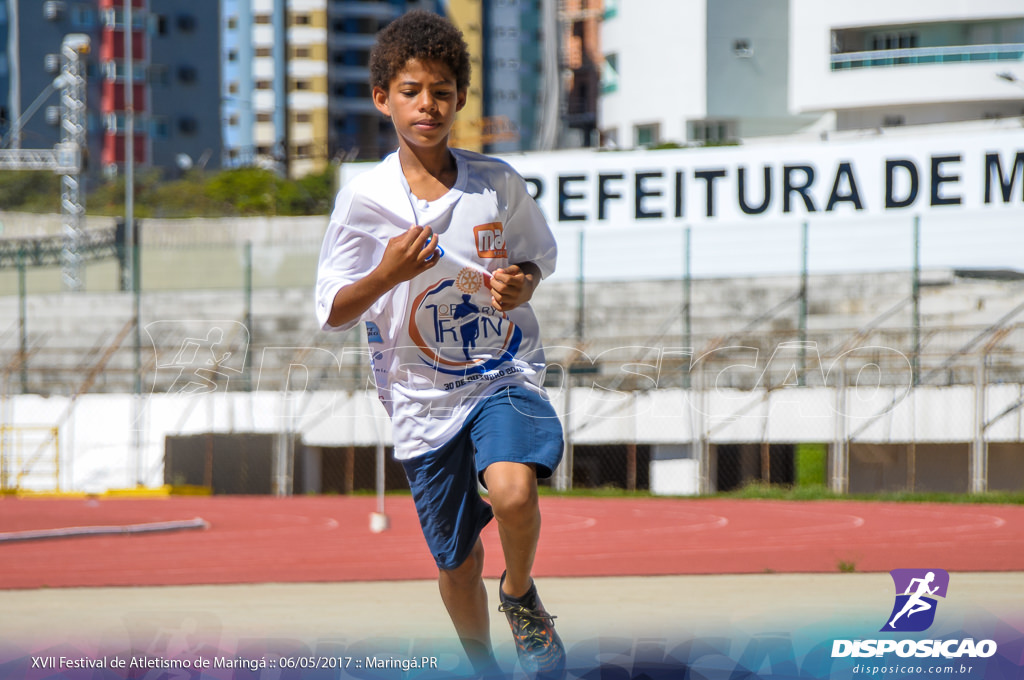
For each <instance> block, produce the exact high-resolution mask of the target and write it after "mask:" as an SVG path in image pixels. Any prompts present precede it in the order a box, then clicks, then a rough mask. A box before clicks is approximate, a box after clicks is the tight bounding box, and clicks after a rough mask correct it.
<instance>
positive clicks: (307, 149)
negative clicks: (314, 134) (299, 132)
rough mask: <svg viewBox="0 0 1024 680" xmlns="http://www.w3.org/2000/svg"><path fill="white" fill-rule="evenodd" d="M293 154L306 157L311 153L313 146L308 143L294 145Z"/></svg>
mask: <svg viewBox="0 0 1024 680" xmlns="http://www.w3.org/2000/svg"><path fill="white" fill-rule="evenodd" d="M295 155H296V156H298V157H299V158H308V157H310V156H312V155H313V147H312V146H310V145H309V144H300V145H298V146H296V147H295Z"/></svg>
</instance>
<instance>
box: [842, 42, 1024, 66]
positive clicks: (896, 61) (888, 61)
mask: <svg viewBox="0 0 1024 680" xmlns="http://www.w3.org/2000/svg"><path fill="white" fill-rule="evenodd" d="M1021 59H1024V43H1003V44H991V45H949V46H945V47H909V48H901V49H893V50H868V51H864V52H839V53H836V54H833V55H832V70H833V71H847V70H852V69H858V68H877V67H888V66H904V65H918V64H947V63H965V62H974V61H1015V60H1021Z"/></svg>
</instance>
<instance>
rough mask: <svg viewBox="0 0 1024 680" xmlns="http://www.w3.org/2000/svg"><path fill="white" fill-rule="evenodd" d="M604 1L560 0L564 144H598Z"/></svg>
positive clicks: (585, 145)
mask: <svg viewBox="0 0 1024 680" xmlns="http://www.w3.org/2000/svg"><path fill="white" fill-rule="evenodd" d="M603 16H604V2H603V0H561V7H560V9H559V19H560V23H561V32H562V45H561V47H562V63H563V68H564V70H565V72H566V73H567V74H568V78H569V81H568V82H567V83H565V85H564V87H565V104H564V108H563V113H562V122H563V125H564V127H565V130H564V132H563V144H562V146H569V147H588V146H597V145H598V144H599V140H598V138H597V100H598V95H599V94H600V86H601V65H602V63H603V62H604V55H603V53H602V52H601V19H602V18H603Z"/></svg>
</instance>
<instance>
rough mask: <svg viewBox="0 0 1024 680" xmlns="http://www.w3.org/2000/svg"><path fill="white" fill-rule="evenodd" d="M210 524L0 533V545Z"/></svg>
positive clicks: (193, 522)
mask: <svg viewBox="0 0 1024 680" xmlns="http://www.w3.org/2000/svg"><path fill="white" fill-rule="evenodd" d="M209 528H210V523H209V522H207V521H206V520H204V519H203V518H202V517H195V518H193V519H185V520H170V521H167V522H145V523H143V524H125V525H114V526H110V525H101V526H85V527H62V528H60V529H33V530H29V531H7V532H3V533H0V543H8V542H12V541H35V540H39V539H44V538H68V537H71V536H104V535H111V534H148V533H156V532H161V531H182V530H184V529H209Z"/></svg>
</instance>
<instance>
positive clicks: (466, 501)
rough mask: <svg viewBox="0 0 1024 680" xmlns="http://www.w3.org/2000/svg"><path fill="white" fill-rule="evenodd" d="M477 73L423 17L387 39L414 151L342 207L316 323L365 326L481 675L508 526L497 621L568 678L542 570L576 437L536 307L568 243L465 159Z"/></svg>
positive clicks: (323, 263) (456, 44)
mask: <svg viewBox="0 0 1024 680" xmlns="http://www.w3.org/2000/svg"><path fill="white" fill-rule="evenodd" d="M469 69H470V66H469V54H468V50H467V47H466V43H465V42H464V41H463V39H462V34H461V33H460V32H459V31H458V29H456V28H455V27H454V26H453V25H452V24H450V23H449V22H448V21H447V20H445V19H443V18H441V17H440V16H438V15H436V14H431V13H429V12H423V11H413V12H408V13H406V14H404V15H403V16H401V17H400V18H398V19H396V20H395V21H394V22H392V23H391V24H389V25H388V26H387V27H386V28H385V29H384V30H382V31H381V32H380V33H379V34H378V36H377V44H376V46H375V47H374V49H373V51H372V52H371V56H370V78H371V85H372V87H373V101H374V104H375V105H376V107H377V109H378V110H380V112H381V113H383V114H384V115H385V116H388V117H389V118H390V119H391V121H392V123H393V124H394V127H395V132H396V133H397V134H398V150H397V152H395V153H392V154H391V155H389V156H388V157H387V158H385V159H384V160H383V161H382V162H381V163H380V164H379V165H377V166H375V167H374V169H372V170H369V171H367V172H365V173H363V174H361V175H359V176H357V177H355V178H354V179H353V180H352V181H351V182H349V183H348V184H347V185H346V186H345V187H344V188H343V189H342V190H341V192H340V193H339V195H338V198H337V201H336V204H335V208H334V212H333V214H332V216H331V221H330V225H329V227H328V229H327V234H326V236H325V238H324V243H323V248H322V250H321V253H320V264H319V268H318V273H317V285H316V304H317V318H318V320H319V322H320V324H321V326H322V327H323V328H324V329H325V330H345V329H348V328H351V327H353V326H354V325H355V324H357V323H359V322H360V321H362V322H364V323H365V324H366V329H367V336H368V340H369V347H370V354H371V355H372V359H371V363H372V368H373V374H374V378H375V380H376V384H377V390H378V394H379V396H380V398H381V401H382V402H383V403H384V406H385V408H386V409H387V411H388V413H389V415H390V416H391V419H392V422H393V426H394V441H395V457H396V458H397V459H399V460H401V461H402V463H403V465H404V467H405V471H406V475H407V476H408V479H409V485H410V487H411V489H412V494H413V500H414V501H415V504H416V510H417V512H418V514H419V517H420V523H421V525H422V528H423V534H424V536H425V537H426V540H427V544H428V546H429V547H430V550H431V552H432V553H433V556H434V560H435V561H436V563H437V566H438V570H439V578H438V580H439V588H440V591H441V598H442V600H443V601H444V604H445V606H446V608H447V610H448V613H449V615H450V616H451V619H452V622H453V623H454V624H455V629H456V632H457V633H458V635H459V638H460V640H461V641H462V644H463V647H464V648H465V650H466V653H467V655H468V656H469V658H470V661H471V662H472V664H473V666H474V669H475V670H476V671H477V672H479V673H484V674H486V673H490V672H492V671H495V670H496V664H495V661H494V656H493V653H492V650H491V641H490V634H489V624H488V608H487V593H486V591H485V588H484V582H483V578H482V573H483V560H484V550H483V544H482V543H481V541H480V532H481V530H482V529H483V527H484V525H486V524H487V523H488V522H489V521H490V520H491V518H492V517H494V518H496V519H497V523H498V535H499V538H500V540H501V546H502V550H503V552H504V560H505V573H504V574H503V575H502V579H501V585H500V588H499V590H500V593H499V598H500V605H499V608H498V609H499V611H501V612H504V613H505V615H506V616H507V618H508V621H509V625H510V626H511V628H512V632H513V635H514V637H515V642H516V650H517V652H518V655H519V659H520V664H521V665H522V666H523V668H524V669H525V670H527V671H528V672H531V673H537V674H539V675H544V676H551V675H558V674H561V673H562V672H563V670H564V667H565V652H564V649H563V647H562V643H561V640H560V639H559V637H558V635H557V634H556V633H555V629H554V626H553V624H552V619H553V618H554V617H553V616H551V615H550V614H548V613H547V611H546V610H545V609H544V606H543V605H542V604H541V601H540V598H539V597H538V596H537V590H536V587H535V586H534V585H533V579H532V578H531V570H532V566H533V561H534V556H535V554H536V549H537V541H538V538H539V535H540V509H539V505H538V501H537V479H538V477H548V476H550V475H551V473H552V471H553V470H554V469H555V467H556V466H557V465H558V463H559V461H560V460H561V456H562V431H561V427H560V425H559V422H558V419H557V417H556V415H555V413H554V410H553V409H552V408H551V406H550V404H549V403H548V401H547V400H546V398H545V394H544V390H543V387H542V378H543V373H544V356H543V348H542V347H541V344H540V338H539V329H538V325H537V319H536V317H535V315H534V313H533V311H532V309H531V308H530V305H529V304H528V303H529V301H530V298H531V297H532V296H533V292H534V290H535V289H536V287H537V285H538V283H540V280H541V279H542V278H544V277H545V276H547V275H548V274H550V273H551V272H552V271H553V270H554V267H555V256H556V249H555V241H554V238H553V236H552V234H551V231H550V229H549V228H548V226H547V223H546V222H545V220H544V218H543V216H542V215H541V213H540V210H539V209H538V208H537V205H536V203H535V202H534V201H533V199H532V198H531V197H530V196H529V194H528V193H527V191H526V186H525V183H524V182H523V180H522V178H521V177H519V175H517V174H516V173H515V171H514V170H512V169H511V168H510V167H509V166H508V165H507V164H505V163H504V162H502V161H499V160H496V159H493V158H488V157H486V156H482V155H480V154H476V153H471V152H467V151H463V150H460V149H452V148H449V147H448V135H449V131H450V130H451V127H452V124H453V123H454V122H455V114H456V112H458V111H459V110H460V109H461V108H462V107H463V106H464V105H465V103H466V94H467V91H468V88H469ZM478 481H479V482H481V483H483V485H484V486H485V487H486V488H487V490H488V496H489V500H490V504H488V503H486V502H484V500H483V499H482V498H481V497H480V494H479V491H478Z"/></svg>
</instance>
